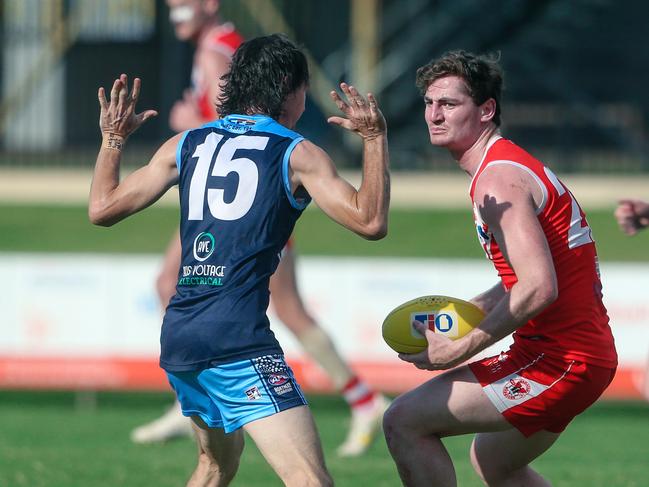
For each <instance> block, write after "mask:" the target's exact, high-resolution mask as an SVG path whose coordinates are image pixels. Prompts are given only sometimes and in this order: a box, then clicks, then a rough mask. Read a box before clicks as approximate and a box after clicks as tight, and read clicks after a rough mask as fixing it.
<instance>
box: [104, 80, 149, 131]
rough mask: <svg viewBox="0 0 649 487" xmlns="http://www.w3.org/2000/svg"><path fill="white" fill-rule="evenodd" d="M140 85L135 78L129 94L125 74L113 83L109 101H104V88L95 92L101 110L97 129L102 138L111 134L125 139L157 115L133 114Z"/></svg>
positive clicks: (146, 113)
mask: <svg viewBox="0 0 649 487" xmlns="http://www.w3.org/2000/svg"><path fill="white" fill-rule="evenodd" d="M141 84H142V81H141V80H140V78H135V80H133V90H132V91H131V93H130V94H129V92H128V76H126V75H125V74H122V75H120V77H119V78H118V79H116V80H115V82H114V83H113V88H112V89H111V92H110V101H108V100H106V93H105V90H104V88H103V87H100V88H99V91H98V92H97V96H98V98H99V106H100V108H101V112H100V114H99V129H100V130H101V133H102V134H103V135H104V136H106V135H108V134H113V135H117V136H119V137H122V138H123V139H126V138H127V137H128V136H129V135H131V134H132V133H133V132H135V131H136V130H137V129H138V128H139V127H140V125H142V124H143V123H144V122H146V121H147V120H148V119H149V118H151V117H155V116H156V115H157V114H158V112H156V111H155V110H145V111H143V112H141V113H135V105H136V103H137V99H138V97H139V96H140V86H141Z"/></svg>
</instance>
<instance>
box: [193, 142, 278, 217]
mask: <svg viewBox="0 0 649 487" xmlns="http://www.w3.org/2000/svg"><path fill="white" fill-rule="evenodd" d="M222 139H223V135H221V134H216V133H214V132H212V133H210V134H209V135H208V136H207V137H206V138H205V142H203V143H202V144H200V145H199V146H198V147H196V150H195V151H194V154H193V155H192V157H198V161H197V162H196V167H195V169H194V174H193V175H192V180H191V182H190V184H189V216H188V218H189V220H202V219H203V206H204V202H205V193H206V187H207V175H208V172H209V170H210V163H211V162H212V157H213V156H214V152H215V151H216V147H217V146H218V145H219V142H221V140H222ZM267 144H268V137H260V136H253V135H251V136H239V137H234V138H232V139H228V140H226V141H225V142H224V143H223V145H222V146H221V149H220V150H219V153H218V154H217V156H216V161H214V167H213V168H212V176H221V177H225V176H228V175H229V174H230V173H233V172H236V173H237V175H238V176H239V183H238V185H237V188H236V193H235V196H234V199H233V200H232V201H230V202H229V203H226V202H225V199H224V192H225V191H224V190H223V189H213V188H210V189H207V205H208V207H209V209H210V213H211V214H212V216H214V218H216V219H218V220H238V219H239V218H241V217H243V216H244V215H245V214H246V213H248V211H250V208H251V207H252V203H253V202H254V200H255V195H256V194H257V185H258V183H259V170H258V169H257V165H256V164H255V163H254V162H253V161H252V160H251V159H248V158H245V157H240V158H237V159H233V157H234V153H235V152H236V151H237V150H239V149H252V150H260V151H261V150H264V149H265V148H266V145H267Z"/></svg>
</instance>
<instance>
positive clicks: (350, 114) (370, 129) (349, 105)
mask: <svg viewBox="0 0 649 487" xmlns="http://www.w3.org/2000/svg"><path fill="white" fill-rule="evenodd" d="M340 89H341V90H342V92H343V93H344V94H345V97H346V98H347V101H345V100H343V99H342V98H341V97H340V95H339V94H338V93H337V92H335V91H332V92H331V93H330V95H331V98H332V99H333V101H334V102H335V103H336V105H337V106H338V108H339V109H340V111H341V112H343V114H344V115H345V117H329V118H328V119H327V122H329V123H331V124H333V125H339V126H341V127H342V128H344V129H347V130H349V131H350V132H355V133H357V134H358V135H360V136H361V137H362V138H363V139H364V140H371V139H375V138H376V137H379V136H381V135H385V134H386V132H387V124H386V122H385V118H384V117H383V114H382V113H381V110H379V107H378V105H377V103H376V99H375V98H374V95H372V94H371V93H368V94H367V100H365V98H363V96H362V95H361V94H360V93H359V92H358V91H357V90H356V88H354V87H353V86H351V85H348V84H347V83H340Z"/></svg>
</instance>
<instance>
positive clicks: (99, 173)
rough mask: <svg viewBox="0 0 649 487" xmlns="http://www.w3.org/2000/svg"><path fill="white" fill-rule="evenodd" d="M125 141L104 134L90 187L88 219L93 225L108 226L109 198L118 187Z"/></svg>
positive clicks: (110, 222)
mask: <svg viewBox="0 0 649 487" xmlns="http://www.w3.org/2000/svg"><path fill="white" fill-rule="evenodd" d="M124 143H125V139H124V138H123V137H120V136H117V135H114V134H105V135H104V137H103V140H102V144H101V148H100V149H99V154H98V155H97V161H96V163H95V171H94V174H93V178H92V183H91V185H90V199H89V203H88V217H89V219H90V221H91V222H92V223H93V224H95V225H102V226H109V225H111V224H112V223H114V222H113V221H111V219H110V218H109V217H110V215H109V209H110V206H111V204H110V196H111V194H112V192H113V191H114V190H115V188H116V187H117V186H118V185H119V173H120V162H121V158H122V149H123V148H124Z"/></svg>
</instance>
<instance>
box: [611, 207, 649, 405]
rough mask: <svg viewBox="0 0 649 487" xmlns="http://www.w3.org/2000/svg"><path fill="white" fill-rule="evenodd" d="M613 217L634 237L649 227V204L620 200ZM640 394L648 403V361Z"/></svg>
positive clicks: (623, 230) (625, 231) (621, 228)
mask: <svg viewBox="0 0 649 487" xmlns="http://www.w3.org/2000/svg"><path fill="white" fill-rule="evenodd" d="M614 215H615V219H616V220H617V224H618V225H619V227H620V230H621V231H622V232H624V233H626V234H627V235H636V234H637V233H638V232H639V231H640V230H644V229H645V228H647V226H649V203H648V202H646V201H643V200H638V199H624V200H620V202H619V203H618V206H617V208H616V209H615V213H614ZM640 392H642V395H643V396H644V397H645V399H646V400H648V401H649V360H647V364H646V366H645V372H644V382H643V384H642V386H641V391H640Z"/></svg>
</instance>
